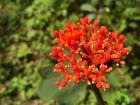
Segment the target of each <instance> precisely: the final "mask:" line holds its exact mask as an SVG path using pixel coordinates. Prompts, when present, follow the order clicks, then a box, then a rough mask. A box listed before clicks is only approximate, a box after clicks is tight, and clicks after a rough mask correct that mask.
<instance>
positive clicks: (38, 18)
mask: <svg viewBox="0 0 140 105" xmlns="http://www.w3.org/2000/svg"><path fill="white" fill-rule="evenodd" d="M83 16H88V17H89V18H90V20H91V23H92V22H93V20H94V19H95V18H96V19H97V20H98V21H99V24H100V25H106V26H107V27H108V28H109V30H111V31H118V32H119V33H120V34H124V35H125V36H126V39H125V46H127V47H128V48H129V55H128V56H127V58H124V59H126V62H127V64H126V65H125V66H122V68H114V70H113V72H112V73H111V74H110V75H109V82H110V83H111V86H112V88H111V89H109V90H107V91H105V92H102V94H103V97H104V99H105V101H106V102H107V103H108V104H109V105H140V1H139V0H0V105H58V103H60V105H62V104H61V103H65V104H63V105H69V103H71V104H72V105H97V101H96V98H95V95H94V94H93V93H92V92H90V91H88V90H87V88H86V87H85V86H83V87H82V89H81V88H80V89H78V90H79V91H80V94H78V95H79V96H78V95H77V94H76V95H75V93H76V92H75V90H74V89H73V87H72V89H71V93H70V92H69V89H66V90H65V92H59V91H58V90H57V89H55V88H53V87H51V85H50V84H51V82H50V81H52V80H51V78H47V77H48V76H50V75H51V74H49V72H51V71H52V69H51V67H52V66H51V65H52V64H54V61H55V60H54V59H52V58H51V57H50V56H49V53H50V52H51V46H52V45H55V41H54V37H53V35H52V32H53V30H54V29H63V28H64V23H65V22H77V21H78V20H79V18H80V17H83ZM48 71H49V72H48ZM49 79H50V80H49ZM49 86H50V87H49ZM54 90H55V91H54ZM73 91H74V93H72V92H73ZM57 92H58V93H57ZM68 92H69V93H68ZM62 93H63V94H62ZM50 94H51V95H50ZM64 95H68V96H67V97H68V98H66V97H64ZM73 96H74V97H75V99H76V100H73V99H71V98H73ZM53 98H54V99H56V100H57V102H58V103H57V102H56V101H55V100H53ZM64 101H66V102H64Z"/></svg>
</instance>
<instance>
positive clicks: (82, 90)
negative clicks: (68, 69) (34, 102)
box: [37, 68, 87, 105]
mask: <svg viewBox="0 0 140 105" xmlns="http://www.w3.org/2000/svg"><path fill="white" fill-rule="evenodd" d="M48 69H49V68H48ZM49 71H50V70H49ZM58 80H60V75H59V74H58V75H57V74H56V73H52V72H50V74H48V75H47V77H46V79H44V80H42V81H41V83H40V86H39V89H38V92H37V93H38V95H39V97H40V98H41V99H43V100H52V99H53V100H55V101H57V102H58V103H60V104H64V105H74V104H78V103H79V102H81V101H82V100H83V99H84V97H85V94H86V87H87V86H86V84H85V83H82V82H80V83H78V84H70V83H69V84H67V86H66V87H64V89H62V90H59V89H58V87H57V86H56V85H55V84H54V82H55V81H58Z"/></svg>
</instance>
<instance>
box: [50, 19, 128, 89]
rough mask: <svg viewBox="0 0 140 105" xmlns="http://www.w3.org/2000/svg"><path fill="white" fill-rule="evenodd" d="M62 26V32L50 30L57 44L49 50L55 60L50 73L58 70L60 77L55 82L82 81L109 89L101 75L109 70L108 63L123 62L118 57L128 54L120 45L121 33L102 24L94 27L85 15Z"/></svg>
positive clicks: (109, 64)
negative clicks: (59, 79)
mask: <svg viewBox="0 0 140 105" xmlns="http://www.w3.org/2000/svg"><path fill="white" fill-rule="evenodd" d="M65 26H66V29H65V30H63V31H58V30H57V31H54V36H55V38H56V42H57V46H53V47H52V52H51V53H50V55H51V56H53V57H55V58H57V59H58V63H57V64H56V65H55V69H54V72H60V73H61V76H62V77H63V80H62V81H57V82H56V84H57V85H58V86H59V87H60V88H63V87H65V85H66V84H67V83H68V82H73V83H78V82H79V81H86V82H88V83H89V82H90V83H93V84H96V87H97V88H103V89H107V88H110V84H108V83H106V82H105V74H106V73H110V72H111V71H112V64H114V63H116V64H125V62H124V61H122V56H125V55H127V53H128V49H127V48H124V45H123V40H124V38H125V37H124V35H119V34H118V32H109V30H108V29H107V27H105V26H101V27H100V28H98V22H97V20H94V22H93V25H92V24H89V19H88V18H87V17H84V18H81V19H80V21H79V22H78V23H77V24H75V23H74V22H73V23H66V24H65Z"/></svg>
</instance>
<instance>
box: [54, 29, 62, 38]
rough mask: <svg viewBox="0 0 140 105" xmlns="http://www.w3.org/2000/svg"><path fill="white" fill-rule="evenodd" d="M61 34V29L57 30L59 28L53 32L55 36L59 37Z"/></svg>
mask: <svg viewBox="0 0 140 105" xmlns="http://www.w3.org/2000/svg"><path fill="white" fill-rule="evenodd" d="M60 34H61V33H60V32H59V31H57V30H56V31H54V32H53V35H54V36H55V37H59V35H60Z"/></svg>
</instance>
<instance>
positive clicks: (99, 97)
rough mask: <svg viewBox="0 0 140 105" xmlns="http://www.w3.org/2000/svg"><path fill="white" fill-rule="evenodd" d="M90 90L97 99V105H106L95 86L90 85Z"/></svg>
mask: <svg viewBox="0 0 140 105" xmlns="http://www.w3.org/2000/svg"><path fill="white" fill-rule="evenodd" d="M91 90H92V91H93V92H94V93H95V96H96V98H97V101H98V103H99V105H106V104H105V102H104V100H103V97H102V94H101V92H100V90H99V89H98V88H96V85H95V84H91Z"/></svg>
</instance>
